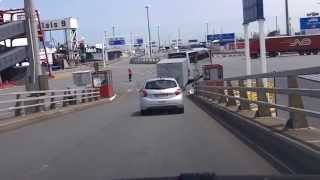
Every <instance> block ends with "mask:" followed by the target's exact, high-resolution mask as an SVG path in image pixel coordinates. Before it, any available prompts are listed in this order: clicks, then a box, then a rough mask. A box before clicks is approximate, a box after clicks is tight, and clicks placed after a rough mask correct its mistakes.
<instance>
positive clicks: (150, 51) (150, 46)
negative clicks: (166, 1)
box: [145, 5, 152, 57]
mask: <svg viewBox="0 0 320 180" xmlns="http://www.w3.org/2000/svg"><path fill="white" fill-rule="evenodd" d="M145 8H146V9H147V20H148V35H149V56H150V57H151V56H152V42H151V31H150V17H149V8H150V5H146V6H145Z"/></svg>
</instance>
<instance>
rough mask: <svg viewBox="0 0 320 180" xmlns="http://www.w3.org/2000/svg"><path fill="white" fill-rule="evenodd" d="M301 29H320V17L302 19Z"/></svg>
mask: <svg viewBox="0 0 320 180" xmlns="http://www.w3.org/2000/svg"><path fill="white" fill-rule="evenodd" d="M300 28H301V30H305V29H320V17H306V18H300Z"/></svg>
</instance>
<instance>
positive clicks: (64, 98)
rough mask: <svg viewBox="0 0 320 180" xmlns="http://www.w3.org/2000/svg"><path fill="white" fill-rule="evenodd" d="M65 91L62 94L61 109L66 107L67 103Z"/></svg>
mask: <svg viewBox="0 0 320 180" xmlns="http://www.w3.org/2000/svg"><path fill="white" fill-rule="evenodd" d="M67 94H68V93H67V91H64V92H63V102H62V107H66V106H67V105H68V102H66V100H67V99H68V98H67Z"/></svg>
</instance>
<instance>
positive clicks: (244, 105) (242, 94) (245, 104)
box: [239, 80, 250, 110]
mask: <svg viewBox="0 0 320 180" xmlns="http://www.w3.org/2000/svg"><path fill="white" fill-rule="evenodd" d="M239 87H240V90H239V92H240V97H241V98H243V99H248V92H247V90H244V89H242V88H244V87H245V85H244V81H243V80H239ZM239 108H240V110H250V104H249V102H247V101H242V100H240V107H239Z"/></svg>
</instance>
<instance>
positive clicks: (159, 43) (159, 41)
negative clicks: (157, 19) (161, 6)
mask: <svg viewBox="0 0 320 180" xmlns="http://www.w3.org/2000/svg"><path fill="white" fill-rule="evenodd" d="M160 46H161V40H160V25H158V47H159V51H160Z"/></svg>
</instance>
